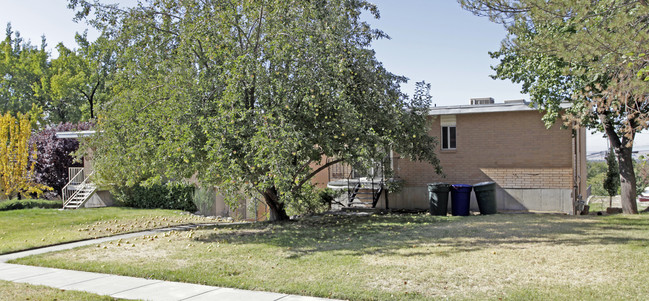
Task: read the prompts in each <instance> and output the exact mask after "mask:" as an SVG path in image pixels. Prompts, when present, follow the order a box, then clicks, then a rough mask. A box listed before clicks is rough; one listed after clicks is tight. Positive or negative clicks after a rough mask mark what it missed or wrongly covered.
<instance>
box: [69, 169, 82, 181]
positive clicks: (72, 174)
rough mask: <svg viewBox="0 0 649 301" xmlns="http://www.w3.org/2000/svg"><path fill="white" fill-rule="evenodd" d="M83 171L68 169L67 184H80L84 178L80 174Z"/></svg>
mask: <svg viewBox="0 0 649 301" xmlns="http://www.w3.org/2000/svg"><path fill="white" fill-rule="evenodd" d="M83 170H84V168H83V167H68V176H69V182H70V183H73V184H80V183H81V182H83V179H84V178H85V177H84V176H83V173H82V172H80V171H83Z"/></svg>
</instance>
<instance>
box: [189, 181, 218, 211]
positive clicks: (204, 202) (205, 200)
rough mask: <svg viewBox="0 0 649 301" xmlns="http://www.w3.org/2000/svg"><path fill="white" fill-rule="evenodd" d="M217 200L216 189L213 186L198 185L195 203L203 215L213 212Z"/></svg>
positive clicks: (194, 197) (194, 198) (195, 191)
mask: <svg viewBox="0 0 649 301" xmlns="http://www.w3.org/2000/svg"><path fill="white" fill-rule="evenodd" d="M215 200H216V191H214V188H212V187H198V188H196V189H195V190H194V196H193V201H194V204H195V205H196V208H198V211H200V212H201V214H203V215H210V214H212V208H213V207H214V202H215Z"/></svg>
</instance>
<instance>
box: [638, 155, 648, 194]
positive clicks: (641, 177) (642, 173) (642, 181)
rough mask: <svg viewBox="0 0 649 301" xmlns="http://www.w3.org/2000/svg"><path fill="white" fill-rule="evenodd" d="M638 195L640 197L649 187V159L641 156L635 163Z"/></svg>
mask: <svg viewBox="0 0 649 301" xmlns="http://www.w3.org/2000/svg"><path fill="white" fill-rule="evenodd" d="M635 174H636V194H637V195H640V194H642V192H643V191H644V190H645V188H647V186H649V157H647V156H646V155H643V156H640V158H638V160H636V161H635Z"/></svg>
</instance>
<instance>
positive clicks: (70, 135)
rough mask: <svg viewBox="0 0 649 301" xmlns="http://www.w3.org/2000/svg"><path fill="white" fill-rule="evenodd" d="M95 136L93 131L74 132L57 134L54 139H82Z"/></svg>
mask: <svg viewBox="0 0 649 301" xmlns="http://www.w3.org/2000/svg"><path fill="white" fill-rule="evenodd" d="M94 134H95V131H75V132H58V133H56V138H59V139H77V138H83V137H90V136H92V135H94Z"/></svg>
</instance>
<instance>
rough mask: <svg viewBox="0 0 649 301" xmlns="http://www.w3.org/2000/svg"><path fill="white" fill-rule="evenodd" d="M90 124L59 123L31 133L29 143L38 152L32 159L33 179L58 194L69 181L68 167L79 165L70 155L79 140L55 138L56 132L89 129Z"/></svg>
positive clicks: (77, 146) (76, 147) (77, 145)
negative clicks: (33, 166) (33, 164)
mask: <svg viewBox="0 0 649 301" xmlns="http://www.w3.org/2000/svg"><path fill="white" fill-rule="evenodd" d="M91 126H92V124H91V123H90V122H81V123H78V124H72V123H60V124H58V125H57V126H54V127H48V128H46V129H44V130H42V131H40V132H38V133H35V134H34V135H32V138H31V139H30V145H31V146H32V147H34V148H35V149H36V151H37V152H38V157H37V158H36V159H35V160H34V163H35V164H36V165H35V168H34V180H35V181H36V182H37V183H40V184H43V185H47V186H50V187H52V188H53V189H54V193H55V194H56V195H60V193H61V189H62V188H63V186H65V184H66V183H67V182H68V181H69V179H68V178H69V177H68V167H73V166H81V163H79V162H75V161H74V157H73V156H72V153H73V152H75V151H77V149H78V148H79V141H78V140H76V139H59V138H56V133H57V132H66V131H81V130H89V129H90V128H91ZM46 197H47V195H46Z"/></svg>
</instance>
